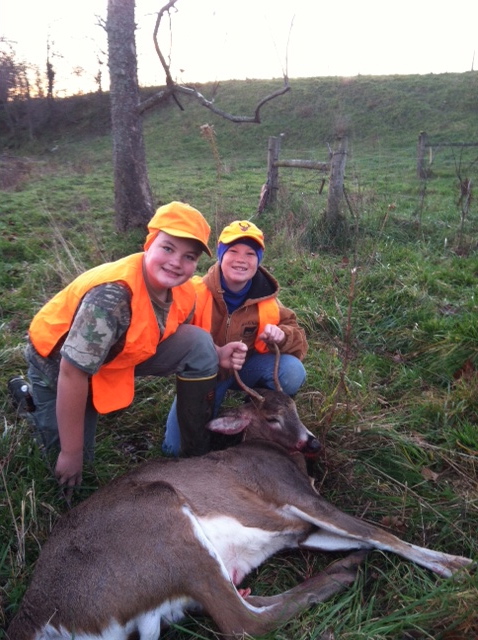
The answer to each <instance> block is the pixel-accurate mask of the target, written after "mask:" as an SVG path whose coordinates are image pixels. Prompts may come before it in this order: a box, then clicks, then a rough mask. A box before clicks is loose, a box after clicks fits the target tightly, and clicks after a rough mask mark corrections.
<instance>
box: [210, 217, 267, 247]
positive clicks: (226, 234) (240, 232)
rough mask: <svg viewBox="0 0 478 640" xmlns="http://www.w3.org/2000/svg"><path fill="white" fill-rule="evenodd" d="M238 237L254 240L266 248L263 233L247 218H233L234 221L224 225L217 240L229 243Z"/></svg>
mask: <svg viewBox="0 0 478 640" xmlns="http://www.w3.org/2000/svg"><path fill="white" fill-rule="evenodd" d="M240 238H249V239H250V240H255V241H256V242H257V244H258V245H260V246H261V247H262V248H263V249H265V248H266V245H265V244H264V234H263V233H262V231H261V230H260V229H259V227H256V225H255V224H254V223H253V222H249V220H234V222H231V224H228V225H227V227H224V229H223V230H222V232H221V235H220V236H219V238H218V242H222V243H223V244H230V243H231V242H234V241H235V240H239V239H240Z"/></svg>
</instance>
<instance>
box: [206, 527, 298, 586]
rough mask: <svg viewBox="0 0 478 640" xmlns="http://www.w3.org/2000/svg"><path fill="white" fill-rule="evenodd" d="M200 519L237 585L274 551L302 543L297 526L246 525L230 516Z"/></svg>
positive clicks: (207, 535)
mask: <svg viewBox="0 0 478 640" xmlns="http://www.w3.org/2000/svg"><path fill="white" fill-rule="evenodd" d="M198 521H199V523H200V526H201V528H202V529H203V531H204V534H205V535H206V537H207V538H208V540H209V541H210V542H211V544H212V545H213V546H214V548H215V549H216V551H217V554H218V555H219V557H220V558H221V560H222V561H223V563H224V565H225V567H226V569H227V571H228V573H229V576H230V577H231V580H232V581H233V583H234V584H235V585H238V584H240V582H241V581H242V580H243V578H244V577H245V576H246V575H247V574H248V573H249V572H250V571H252V570H253V569H255V568H256V567H258V566H259V565H260V564H262V562H264V560H266V559H267V558H269V557H270V556H272V555H273V554H274V553H277V552H278V551H281V550H282V549H287V548H293V547H297V544H298V532H297V531H294V530H288V529H284V530H281V531H267V530H265V529H260V528H258V527H245V526H244V525H243V524H242V523H241V522H240V521H239V520H236V519H235V518H231V517H229V516H212V517H205V518H198Z"/></svg>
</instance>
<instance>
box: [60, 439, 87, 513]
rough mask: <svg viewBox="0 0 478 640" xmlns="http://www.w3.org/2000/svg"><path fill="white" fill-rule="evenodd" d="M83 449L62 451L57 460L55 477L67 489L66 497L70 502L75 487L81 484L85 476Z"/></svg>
mask: <svg viewBox="0 0 478 640" xmlns="http://www.w3.org/2000/svg"><path fill="white" fill-rule="evenodd" d="M82 474H83V451H79V452H77V453H64V452H63V451H60V454H59V456H58V460H57V461H56V467H55V477H56V479H57V480H58V483H59V485H60V486H61V487H62V488H63V489H64V490H65V498H66V500H67V502H70V500H71V496H72V493H73V488H74V487H77V486H79V485H80V484H81V482H82V480H83V477H82Z"/></svg>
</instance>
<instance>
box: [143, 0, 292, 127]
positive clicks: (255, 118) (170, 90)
mask: <svg viewBox="0 0 478 640" xmlns="http://www.w3.org/2000/svg"><path fill="white" fill-rule="evenodd" d="M176 2H177V0H169V2H168V3H167V4H166V5H164V7H163V8H162V9H161V10H160V11H159V13H158V16H157V18H156V24H155V27H154V32H153V39H154V47H155V49H156V53H157V55H158V58H159V61H160V62H161V66H162V67H163V69H164V73H165V74H166V88H165V89H163V90H161V91H159V92H158V93H155V94H154V95H153V96H150V97H149V98H147V99H146V100H144V101H142V102H141V103H140V104H139V105H138V113H139V114H143V113H145V111H148V110H149V109H153V108H154V107H156V106H158V105H159V104H161V103H162V102H165V101H166V100H167V99H168V98H170V97H172V98H173V99H174V100H175V102H176V104H177V105H178V107H179V108H180V109H181V110H183V107H182V105H181V104H180V102H179V101H178V98H177V95H178V94H183V95H185V96H189V97H190V98H193V99H194V100H196V101H197V102H199V104H201V105H202V106H203V107H205V108H206V109H209V111H212V113H215V114H216V115H218V116H220V117H221V118H224V119H225V120H230V121H231V122H237V123H253V124H260V122H261V113H260V112H261V109H262V107H263V106H264V105H265V104H267V103H268V102H270V101H271V100H274V99H275V98H278V97H279V96H282V95H284V94H285V93H287V92H288V91H290V84H289V78H288V77H287V70H286V71H285V72H284V86H283V87H282V88H280V89H277V90H276V91H273V92H272V93H271V94H269V95H268V96H266V97H265V98H263V99H262V100H261V101H260V102H259V103H258V104H257V106H256V108H255V110H254V115H252V116H237V115H233V114H232V113H228V112H227V111H224V110H223V109H220V108H219V107H217V106H216V105H215V104H214V101H213V100H208V99H207V98H206V97H205V96H203V95H202V93H200V92H199V91H198V90H197V89H195V88H194V87H191V86H186V85H181V84H177V83H176V82H175V81H174V80H173V77H172V75H171V69H170V65H169V64H168V63H167V62H166V59H165V57H164V55H163V54H162V51H161V48H160V46H159V43H158V31H159V26H160V24H161V20H162V18H163V16H164V14H165V13H168V14H169V12H170V11H171V9H172V8H173V7H175V4H176Z"/></svg>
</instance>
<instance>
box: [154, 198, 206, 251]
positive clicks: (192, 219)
mask: <svg viewBox="0 0 478 640" xmlns="http://www.w3.org/2000/svg"><path fill="white" fill-rule="evenodd" d="M148 231H149V233H148V235H147V236H146V241H145V243H144V250H145V251H146V250H147V249H149V247H150V246H151V244H152V243H153V241H154V239H155V238H156V236H157V235H158V233H159V232H160V231H164V233H169V235H170V236H176V237H177V238H191V240H197V241H198V242H199V243H200V244H201V248H202V250H203V251H204V252H205V253H207V255H208V256H212V253H211V250H210V249H209V247H208V246H207V242H208V240H209V235H210V233H211V227H210V226H209V225H208V223H207V222H206V219H205V218H204V216H203V215H202V213H200V212H199V211H198V210H197V209H194V208H193V207H191V205H189V204H185V203H184V202H170V203H169V204H165V205H163V206H162V207H159V209H158V210H157V211H156V213H155V214H154V216H153V217H152V218H151V220H150V221H149V223H148Z"/></svg>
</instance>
